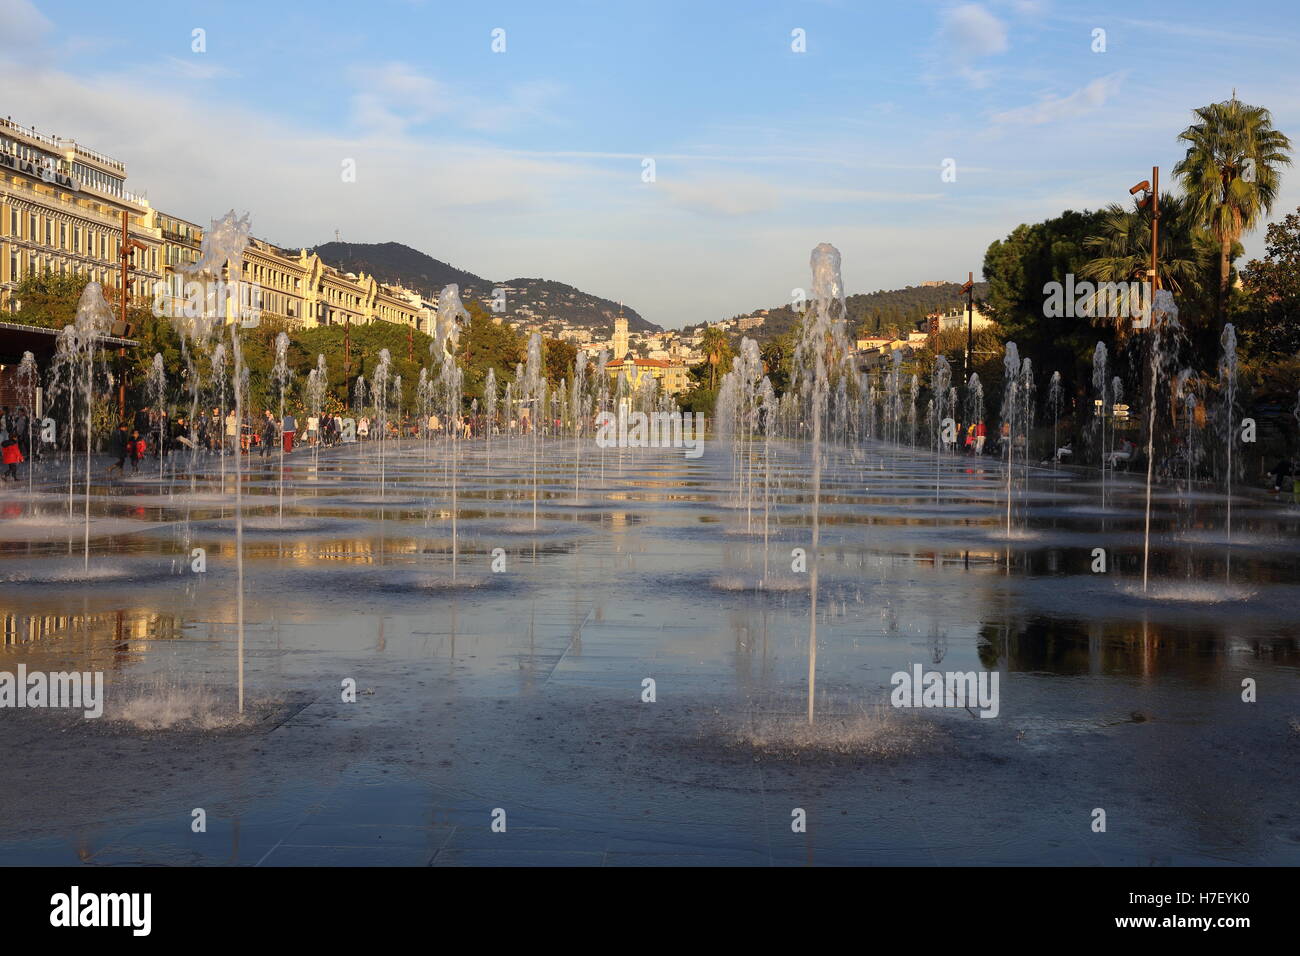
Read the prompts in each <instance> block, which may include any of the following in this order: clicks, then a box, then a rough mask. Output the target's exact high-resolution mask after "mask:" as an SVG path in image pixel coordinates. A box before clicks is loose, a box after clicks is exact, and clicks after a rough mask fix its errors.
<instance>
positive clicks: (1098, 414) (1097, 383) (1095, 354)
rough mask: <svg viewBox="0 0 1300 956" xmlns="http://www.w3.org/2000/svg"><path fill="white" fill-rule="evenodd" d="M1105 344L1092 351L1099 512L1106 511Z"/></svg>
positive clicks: (1106, 384) (1107, 403) (1100, 343)
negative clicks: (1098, 434) (1098, 443)
mask: <svg viewBox="0 0 1300 956" xmlns="http://www.w3.org/2000/svg"><path fill="white" fill-rule="evenodd" d="M1106 358H1107V356H1106V343H1105V342H1098V343H1097V347H1096V348H1095V349H1093V351H1092V390H1093V393H1094V394H1095V395H1096V398H1095V399H1094V400H1093V406H1092V407H1093V418H1092V430H1093V432H1094V433H1095V432H1096V431H1097V430H1098V428H1100V431H1101V456H1100V462H1101V510H1102V511H1105V510H1106V417H1107V416H1106V409H1107V408H1108V407H1109V404H1110V403H1109V401H1108V397H1109V396H1108V388H1109V386H1108V383H1107V381H1106Z"/></svg>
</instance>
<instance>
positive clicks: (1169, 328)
mask: <svg viewBox="0 0 1300 956" xmlns="http://www.w3.org/2000/svg"><path fill="white" fill-rule="evenodd" d="M1227 328H1229V329H1230V328H1232V326H1227ZM1179 329H1180V327H1179V325H1178V306H1177V305H1175V304H1174V297H1173V295H1172V294H1171V293H1170V292H1169V290H1168V289H1161V290H1159V291H1158V292H1156V295H1155V299H1154V301H1153V302H1152V303H1151V328H1150V329H1149V331H1148V333H1147V334H1148V335H1149V336H1150V337H1151V370H1150V375H1151V391H1150V394H1149V395H1148V396H1147V399H1148V402H1149V412H1148V414H1147V493H1146V516H1145V519H1144V523H1143V529H1142V593H1143V594H1145V593H1146V592H1147V578H1148V575H1147V572H1148V564H1149V561H1150V557H1151V481H1152V478H1153V477H1154V475H1155V444H1156V388H1157V386H1158V385H1159V383H1160V375H1161V372H1162V371H1163V368H1164V363H1165V361H1166V356H1165V346H1166V345H1167V344H1168V343H1169V341H1170V340H1171V339H1172V338H1173V337H1174V336H1176V335H1177V334H1178V332H1179ZM1234 358H1235V356H1234ZM1229 500H1230V501H1231V499H1229Z"/></svg>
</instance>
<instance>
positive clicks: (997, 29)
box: [936, 3, 1009, 87]
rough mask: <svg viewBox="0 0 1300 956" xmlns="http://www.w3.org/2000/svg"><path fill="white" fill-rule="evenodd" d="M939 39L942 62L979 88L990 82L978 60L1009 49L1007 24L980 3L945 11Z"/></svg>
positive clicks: (939, 53) (938, 44) (940, 25)
mask: <svg viewBox="0 0 1300 956" xmlns="http://www.w3.org/2000/svg"><path fill="white" fill-rule="evenodd" d="M936 40H937V55H938V58H939V61H940V62H941V63H944V64H948V65H949V66H950V67H951V68H954V69H956V71H957V72H958V73H959V74H960V75H961V76H963V77H965V79H966V80H967V82H969V83H970V84H971V85H972V86H976V87H981V86H985V85H987V84H988V81H989V74H988V71H986V70H981V69H979V68H978V67H977V66H976V64H977V62H978V61H980V60H982V59H984V58H986V57H990V56H996V55H997V54H999V53H1005V52H1006V51H1007V49H1008V48H1009V44H1008V42H1007V28H1006V26H1005V24H1003V22H1002V21H1001V20H999V19H998V18H997V17H995V16H994V15H993V14H992V13H990V12H989V11H988V9H987V8H986V7H983V6H981V5H980V4H978V3H965V4H962V5H961V6H958V7H952V8H951V9H949V10H946V11H944V13H943V16H942V19H941V20H940V24H939V33H938V36H937V38H936Z"/></svg>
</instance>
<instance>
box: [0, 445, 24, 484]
mask: <svg viewBox="0 0 1300 956" xmlns="http://www.w3.org/2000/svg"><path fill="white" fill-rule="evenodd" d="M0 458H2V459H3V461H4V465H5V473H4V480H5V481H8V480H9V479H10V478H12V479H13V480H14V481H17V480H18V465H19V464H20V463H21V462H22V461H24V458H23V450H22V447H21V446H20V445H19V444H18V439H17V438H15V437H14V436H13V435H10V436H9V437H7V438H6V439H5V440H4V441H3V442H0Z"/></svg>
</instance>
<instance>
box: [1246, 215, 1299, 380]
mask: <svg viewBox="0 0 1300 956" xmlns="http://www.w3.org/2000/svg"><path fill="white" fill-rule="evenodd" d="M1242 285H1243V287H1244V288H1245V290H1246V296H1247V299H1246V304H1245V307H1244V309H1243V312H1242V317H1241V322H1240V325H1241V326H1242V338H1243V341H1244V343H1245V345H1246V347H1247V349H1248V350H1249V351H1250V352H1251V353H1253V354H1254V355H1255V356H1258V357H1260V358H1264V357H1266V356H1267V357H1276V358H1278V359H1281V358H1283V357H1286V356H1295V355H1297V353H1300V209H1297V210H1296V212H1293V213H1290V214H1289V215H1288V216H1287V217H1286V218H1285V219H1283V220H1282V221H1281V222H1275V223H1270V224H1269V227H1268V237H1267V240H1266V243H1265V252H1264V258H1263V259H1252V260H1251V261H1250V262H1249V263H1247V264H1246V268H1245V270H1244V271H1243V272H1242Z"/></svg>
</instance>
